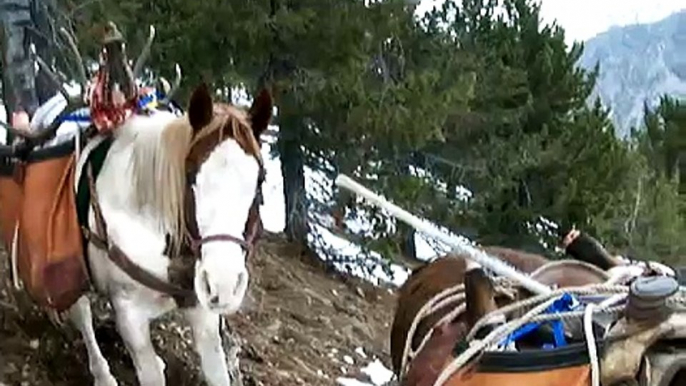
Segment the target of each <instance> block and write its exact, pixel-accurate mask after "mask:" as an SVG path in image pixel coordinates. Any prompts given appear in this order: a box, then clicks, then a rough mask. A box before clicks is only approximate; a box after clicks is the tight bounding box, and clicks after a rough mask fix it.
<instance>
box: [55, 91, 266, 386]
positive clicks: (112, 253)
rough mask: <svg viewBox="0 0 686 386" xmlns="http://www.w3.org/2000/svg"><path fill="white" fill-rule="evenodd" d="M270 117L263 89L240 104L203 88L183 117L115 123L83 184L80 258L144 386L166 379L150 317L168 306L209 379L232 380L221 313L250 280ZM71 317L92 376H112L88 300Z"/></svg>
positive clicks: (102, 382)
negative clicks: (92, 177)
mask: <svg viewBox="0 0 686 386" xmlns="http://www.w3.org/2000/svg"><path fill="white" fill-rule="evenodd" d="M271 115H272V100H271V96H270V95H269V93H268V92H266V91H263V92H262V93H260V94H259V96H258V97H257V98H255V101H254V103H253V105H252V107H251V108H250V109H249V110H248V111H243V110H242V109H239V108H238V107H235V106H232V105H227V104H220V103H214V102H213V100H212V97H211V95H210V92H209V90H208V89H207V87H206V86H204V85H203V86H200V87H198V88H197V89H196V90H195V91H194V93H193V95H192V97H191V99H190V103H189V105H188V109H187V113H186V114H185V115H183V116H179V115H177V114H174V113H172V112H167V111H162V110H154V111H152V112H150V113H149V114H147V115H144V114H139V115H134V116H132V117H131V118H129V119H128V120H126V121H125V122H124V123H123V125H121V126H120V127H118V128H116V130H114V134H113V135H114V139H113V142H112V144H111V147H110V149H109V151H108V153H107V156H106V158H105V161H104V164H103V166H102V169H101V172H100V173H99V175H98V177H97V181H96V182H95V184H94V186H92V189H93V190H94V191H93V195H94V201H95V204H94V205H93V208H92V209H91V211H90V215H89V222H90V224H89V225H90V228H91V229H92V230H93V234H92V235H90V237H89V240H90V243H89V246H88V258H89V259H88V260H89V261H88V262H89V266H90V271H91V273H92V281H93V283H94V284H95V286H96V287H97V289H98V290H99V291H100V292H101V293H103V294H105V295H106V296H107V298H108V299H109V300H110V302H111V304H112V305H113V308H114V311H115V315H116V326H117V329H118V331H119V333H120V335H121V337H122V338H123V340H124V343H125V345H126V347H127V349H128V351H129V353H130V355H131V357H132V359H133V363H134V365H135V368H136V373H137V376H138V381H139V384H140V385H141V386H163V385H165V384H166V381H165V375H164V369H165V364H164V362H163V361H162V360H161V358H159V357H158V355H157V354H156V352H155V349H154V348H153V345H152V341H151V337H150V327H149V326H150V322H151V321H152V320H153V319H155V318H158V317H159V316H161V315H163V314H165V313H167V312H169V311H171V310H173V309H175V308H177V307H181V308H182V311H183V312H184V314H185V316H186V317H187V319H188V322H189V323H190V325H191V328H192V331H193V336H194V341H195V348H196V350H197V352H198V354H199V356H200V360H201V367H202V372H203V374H204V376H205V379H206V381H207V383H208V384H209V385H211V386H229V385H230V384H231V378H230V375H229V370H230V369H229V368H228V365H227V359H226V355H225V353H224V350H223V347H222V340H221V337H220V317H221V316H222V315H226V314H231V313H233V312H235V311H237V310H238V309H239V307H240V306H241V302H242V301H243V298H244V296H245V293H246V289H247V287H248V281H249V274H248V269H247V264H246V260H247V258H248V256H249V254H250V252H251V251H252V246H253V245H252V243H251V241H252V239H254V236H255V230H256V229H257V227H258V226H259V224H260V221H259V203H260V202H259V198H260V186H261V182H262V178H263V175H262V173H263V170H264V169H263V165H262V159H261V156H260V154H261V153H260V145H259V137H260V134H261V133H262V132H263V131H264V130H265V129H266V128H267V125H268V122H269V120H270V119H271ZM179 256H185V258H186V259H187V260H188V259H190V270H189V271H188V272H186V273H185V276H186V283H188V284H189V285H187V286H185V287H184V288H181V287H182V286H180V285H179V284H178V283H170V276H171V274H170V272H173V267H172V266H171V265H172V262H173V261H174V259H176V258H178V257H179ZM69 315H70V319H71V321H72V322H73V323H74V324H75V325H76V326H77V328H78V329H79V330H80V332H81V334H82V335H83V339H84V342H85V345H86V348H87V351H88V357H89V365H90V370H91V373H92V375H93V377H94V383H95V385H96V386H115V385H117V381H116V380H115V377H114V376H113V375H112V373H111V372H110V367H109V365H108V362H107V360H106V359H105V357H104V356H103V354H102V352H101V350H100V348H99V346H98V343H97V341H96V338H95V334H94V332H93V324H92V316H91V307H90V302H89V300H88V298H87V297H85V296H84V297H82V298H80V299H79V300H78V301H77V302H76V304H75V305H74V306H72V308H71V309H70V312H69Z"/></svg>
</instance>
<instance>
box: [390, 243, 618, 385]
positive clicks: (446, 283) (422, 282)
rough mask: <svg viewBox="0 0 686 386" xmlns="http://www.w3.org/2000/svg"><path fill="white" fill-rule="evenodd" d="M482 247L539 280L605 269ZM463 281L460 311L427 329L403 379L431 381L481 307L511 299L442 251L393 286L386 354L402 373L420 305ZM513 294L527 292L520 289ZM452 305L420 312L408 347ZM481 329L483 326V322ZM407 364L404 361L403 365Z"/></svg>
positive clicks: (587, 275)
mask: <svg viewBox="0 0 686 386" xmlns="http://www.w3.org/2000/svg"><path fill="white" fill-rule="evenodd" d="M483 249H484V251H485V252H486V253H488V254H490V255H495V256H496V257H499V258H500V259H502V260H504V261H506V262H508V263H510V264H512V265H513V266H514V267H515V268H518V269H519V270H521V271H523V272H525V273H529V274H532V277H533V278H535V279H536V280H538V281H539V282H541V283H543V284H548V285H552V284H555V285H557V286H558V287H570V286H578V285H585V284H594V283H602V282H604V281H605V280H607V278H608V277H607V275H606V274H605V273H604V272H603V271H602V270H600V269H598V268H596V267H594V266H592V265H590V264H586V263H582V262H576V261H561V262H550V261H548V260H547V259H546V258H545V257H543V256H540V255H535V254H530V253H526V252H521V251H516V250H513V249H508V248H502V247H485V248H483ZM462 283H464V286H465V287H464V291H465V306H466V307H465V311H464V312H463V313H462V314H460V315H459V316H458V317H457V318H455V319H454V320H452V321H449V322H447V323H443V324H441V325H440V326H437V328H436V329H435V330H434V331H433V333H432V335H431V337H430V338H429V339H428V341H427V342H426V344H425V346H424V348H425V349H423V350H421V351H420V352H419V353H418V355H417V357H416V358H414V359H413V361H412V363H411V366H409V372H407V374H406V376H405V377H404V378H403V383H402V384H403V385H425V384H428V385H430V384H432V382H433V380H435V377H436V376H437V375H438V373H439V372H440V370H441V368H442V367H443V365H444V364H445V362H446V360H448V359H449V358H450V354H451V353H452V351H453V349H454V347H455V345H456V343H457V342H459V341H461V340H462V339H463V338H465V336H466V334H467V332H468V331H470V330H471V328H472V327H473V326H474V325H475V323H476V322H477V321H478V320H479V319H481V317H483V316H484V315H486V314H487V313H489V312H491V311H494V310H496V309H497V308H499V307H502V306H504V305H506V304H509V303H511V302H512V301H514V300H516V298H513V297H512V295H511V294H510V295H508V294H502V293H498V292H497V291H496V290H495V288H494V286H493V283H492V282H491V280H490V279H489V278H488V277H487V276H486V275H485V274H484V272H483V270H482V269H480V268H476V269H468V268H467V263H466V260H465V257H463V256H456V255H452V256H450V255H449V256H445V257H442V258H439V259H437V260H435V261H433V262H431V263H429V264H427V265H425V266H423V267H421V268H419V269H416V270H415V271H414V272H413V273H412V275H410V277H409V278H408V280H407V281H406V282H405V283H404V285H403V286H402V287H401V288H400V290H399V296H398V301H397V308H396V313H395V318H394V321H393V326H392V328H391V359H392V363H393V370H394V372H395V373H396V375H398V376H399V377H402V375H403V374H401V373H402V371H403V369H402V367H403V356H404V355H405V352H404V351H405V342H406V340H407V337H408V334H409V333H410V332H411V331H410V329H411V326H412V324H413V322H414V319H415V318H416V317H417V314H418V313H419V311H420V309H421V308H422V307H423V306H424V304H426V303H427V302H429V301H431V299H433V298H434V297H435V296H436V295H438V294H439V293H441V292H442V291H444V290H446V289H449V288H452V287H455V286H458V285H460V284H462ZM517 295H518V296H517V298H518V297H526V296H530V294H529V293H527V291H524V290H521V291H519V293H518V294H517ZM453 309H454V306H453V307H444V308H439V309H437V310H435V311H434V312H432V313H431V314H430V315H427V316H425V317H424V318H423V319H422V320H421V322H420V323H419V324H418V325H417V328H416V330H415V332H414V334H413V336H412V341H411V348H412V350H416V349H417V348H418V347H419V346H420V344H422V341H423V340H424V339H425V337H426V336H427V334H429V332H430V331H431V330H432V328H433V327H434V326H435V325H436V324H437V323H438V322H439V321H441V319H443V318H444V317H445V316H446V315H447V314H448V313H449V312H451V311H452V310H453ZM485 328H486V330H485V331H484V332H487V329H488V328H489V327H488V326H486V327H485ZM406 366H407V365H406Z"/></svg>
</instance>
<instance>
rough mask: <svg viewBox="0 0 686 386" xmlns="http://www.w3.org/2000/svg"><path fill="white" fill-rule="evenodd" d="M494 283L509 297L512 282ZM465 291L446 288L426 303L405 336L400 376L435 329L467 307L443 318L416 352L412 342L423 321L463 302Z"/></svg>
mask: <svg viewBox="0 0 686 386" xmlns="http://www.w3.org/2000/svg"><path fill="white" fill-rule="evenodd" d="M493 282H494V286H495V288H496V291H497V292H499V293H504V294H505V295H508V296H509V294H508V293H507V287H508V286H511V285H512V280H510V279H508V278H504V277H497V278H495V279H494V280H493ZM464 290H465V287H464V284H458V285H456V286H453V287H449V288H446V289H445V290H443V291H441V292H439V293H438V294H436V295H434V297H432V298H431V299H430V300H429V301H428V302H426V303H425V304H424V306H422V308H421V309H420V310H419V311H418V312H417V314H416V315H415V317H414V319H413V320H412V324H411V325H410V329H409V330H408V331H407V335H406V336H405V345H404V346H403V354H402V356H401V360H400V375H404V374H405V373H406V372H407V367H408V364H409V363H410V362H411V361H412V359H414V357H415V356H416V355H417V353H419V352H420V351H421V350H422V349H423V348H424V346H425V345H426V343H427V342H428V341H429V339H431V335H432V334H433V331H434V329H435V328H437V327H439V326H441V325H442V324H443V323H445V322H447V321H450V320H454V319H456V318H457V317H458V316H460V315H461V314H462V313H463V312H464V311H465V309H466V306H465V305H464V304H460V305H458V306H457V308H456V309H454V310H453V311H451V312H449V313H448V314H446V315H445V316H443V317H442V318H441V319H440V320H439V321H438V322H436V323H435V324H434V325H433V326H432V328H431V329H430V330H429V332H428V333H427V334H426V335H425V336H424V338H422V341H421V343H420V344H419V346H417V348H416V349H415V350H412V341H413V340H414V335H415V333H416V332H417V327H418V326H419V324H420V323H421V322H422V320H424V318H426V317H428V316H430V315H432V314H433V313H434V312H436V311H438V310H439V309H441V308H444V307H446V306H448V305H449V304H451V303H457V302H461V301H463V300H464V298H465V295H464Z"/></svg>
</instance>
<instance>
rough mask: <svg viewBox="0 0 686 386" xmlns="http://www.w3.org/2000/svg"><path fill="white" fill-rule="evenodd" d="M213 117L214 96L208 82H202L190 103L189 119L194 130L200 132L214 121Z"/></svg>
mask: <svg viewBox="0 0 686 386" xmlns="http://www.w3.org/2000/svg"><path fill="white" fill-rule="evenodd" d="M212 117H213V112H212V96H211V95H210V91H209V88H208V87H207V84H205V83H202V84H200V86H198V87H196V88H195V90H194V91H193V95H191V100H190V102H189V103H188V120H189V121H190V123H191V127H193V131H195V132H198V131H200V130H201V129H202V128H203V127H205V126H207V125H208V124H209V123H210V122H211V121H212Z"/></svg>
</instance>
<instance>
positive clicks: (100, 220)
mask: <svg viewBox="0 0 686 386" xmlns="http://www.w3.org/2000/svg"><path fill="white" fill-rule="evenodd" d="M220 131H223V128H222V129H220V130H218V132H220ZM220 138H221V137H220ZM216 144H217V142H215V143H214V146H212V147H210V148H208V149H207V150H208V153H209V151H211V150H213V149H214V147H216ZM203 158H205V157H203ZM255 159H256V160H257V163H258V165H259V174H258V181H257V188H256V191H255V198H254V199H253V203H252V205H251V207H250V209H249V212H248V220H247V222H246V228H245V230H244V234H243V237H244V239H241V238H238V237H235V236H232V235H229V234H216V235H210V236H205V237H201V236H200V234H199V231H198V226H197V220H196V217H195V196H194V194H193V188H192V187H193V184H194V183H195V176H196V173H197V166H199V165H197V166H196V167H195V168H194V167H192V166H191V165H188V163H187V165H186V167H187V169H188V167H189V166H191V167H190V169H191V170H190V171H189V172H188V173H187V179H186V191H185V203H184V206H185V208H184V209H185V210H184V215H185V217H186V232H185V235H186V236H185V237H184V240H183V242H182V244H181V246H180V247H181V248H180V249H179V250H178V253H172V252H173V249H172V245H171V243H170V237H169V235H167V245H166V246H165V250H164V254H165V255H167V256H169V257H170V259H171V260H172V261H173V260H174V259H182V258H185V257H191V258H192V259H193V260H198V259H200V257H201V248H202V245H203V244H207V243H211V242H219V241H224V242H227V241H228V242H234V243H236V244H238V245H240V246H241V248H243V250H244V251H245V252H246V254H247V255H246V260H247V259H249V258H250V257H251V256H252V254H253V253H254V247H255V243H256V242H257V239H258V238H259V235H260V234H261V233H262V221H261V218H260V215H259V207H260V205H261V204H263V202H264V199H263V195H262V184H263V183H264V181H265V179H266V169H265V168H264V162H263V161H262V158H261V157H260V155H259V153H258V154H256V155H255ZM202 161H204V159H203V160H202ZM87 173H88V184H89V188H90V193H91V206H92V209H93V214H94V217H95V228H96V229H95V232H93V231H92V230H90V229H88V228H87V227H86V226H83V227H82V230H83V233H84V237H85V238H86V239H87V240H89V241H90V242H92V243H93V244H94V245H95V246H97V247H98V248H100V249H103V250H105V251H107V256H108V257H109V259H110V260H111V261H112V262H113V263H114V264H115V265H117V266H118V267H119V268H120V269H121V270H123V271H124V272H126V274H128V275H129V276H130V277H131V278H132V279H134V280H136V281H137V282H139V283H140V284H142V285H144V286H146V287H148V288H150V289H152V290H155V291H157V292H161V293H164V294H167V295H169V296H171V297H173V298H174V300H175V301H176V302H177V304H179V305H180V306H181V305H193V304H195V303H196V302H197V297H196V294H195V291H194V289H193V288H187V287H183V286H179V285H176V284H174V283H171V282H169V281H165V280H162V279H160V278H159V277H157V276H155V275H153V274H151V273H150V272H148V271H147V270H145V269H144V268H142V267H141V266H139V265H138V264H136V263H135V262H133V261H132V260H131V259H130V258H129V257H128V256H127V255H126V253H125V252H124V251H122V250H121V248H119V246H117V245H116V243H114V242H113V241H112V240H111V239H110V238H109V237H108V235H107V225H106V223H105V218H104V217H103V215H102V210H101V208H100V203H99V201H98V196H97V192H96V189H95V182H94V178H93V173H92V170H91V168H88V170H87Z"/></svg>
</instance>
